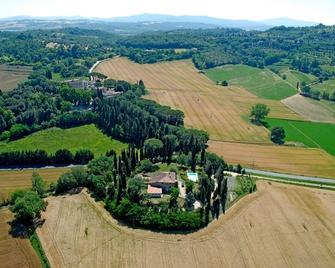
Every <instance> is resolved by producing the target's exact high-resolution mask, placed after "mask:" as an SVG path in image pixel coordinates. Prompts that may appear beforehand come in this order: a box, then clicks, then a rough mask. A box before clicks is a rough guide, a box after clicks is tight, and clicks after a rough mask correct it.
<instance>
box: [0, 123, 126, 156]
mask: <svg viewBox="0 0 335 268" xmlns="http://www.w3.org/2000/svg"><path fill="white" fill-rule="evenodd" d="M63 148H66V149H69V150H70V151H71V152H76V151H77V150H79V149H90V150H91V151H92V152H93V153H94V155H95V156H99V155H103V154H105V153H106V151H108V150H110V149H114V150H115V151H117V152H120V151H121V150H122V149H124V148H126V144H124V143H121V142H119V141H116V140H112V139H111V138H109V137H107V136H106V135H104V134H103V133H102V132H101V131H100V130H99V129H97V128H96V127H95V126H94V125H86V126H81V127H75V128H69V129H60V128H50V129H46V130H41V131H38V132H36V133H33V134H31V135H29V136H27V137H25V138H22V139H20V140H16V141H11V142H8V143H0V152H6V151H19V150H36V149H41V150H45V151H47V152H48V153H55V152H56V151H57V150H58V149H63Z"/></svg>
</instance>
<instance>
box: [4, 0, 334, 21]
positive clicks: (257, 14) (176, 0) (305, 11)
mask: <svg viewBox="0 0 335 268" xmlns="http://www.w3.org/2000/svg"><path fill="white" fill-rule="evenodd" d="M142 13H156V14H157V13H158V14H169V15H205V16H211V17H217V18H225V19H249V20H262V19H269V18H278V17H281V18H282V17H286V18H292V19H299V20H307V21H314V22H320V23H324V24H335V16H334V14H335V0H317V1H316V0H117V1H116V0H53V1H50V0H10V1H8V0H0V17H1V18H5V17H12V16H18V15H29V16H83V17H102V18H112V17H118V16H129V15H136V14H142Z"/></svg>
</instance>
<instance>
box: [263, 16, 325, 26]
mask: <svg viewBox="0 0 335 268" xmlns="http://www.w3.org/2000/svg"><path fill="white" fill-rule="evenodd" d="M260 22H261V23H264V24H266V25H270V26H286V27H308V26H315V25H318V24H319V23H317V22H312V21H302V20H294V19H288V18H275V19H269V20H261V21H260Z"/></svg>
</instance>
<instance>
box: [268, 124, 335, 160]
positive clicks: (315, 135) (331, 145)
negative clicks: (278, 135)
mask: <svg viewBox="0 0 335 268" xmlns="http://www.w3.org/2000/svg"><path fill="white" fill-rule="evenodd" d="M265 121H266V122H267V123H268V124H269V128H272V127H275V126H278V127H283V128H284V129H285V134H286V141H293V142H298V143H302V144H304V145H305V146H307V147H311V148H322V149H323V150H325V151H326V152H328V153H330V154H332V155H334V156H335V138H334V137H335V124H327V123H317V122H304V121H293V120H282V119H272V118H267V119H266V120H265Z"/></svg>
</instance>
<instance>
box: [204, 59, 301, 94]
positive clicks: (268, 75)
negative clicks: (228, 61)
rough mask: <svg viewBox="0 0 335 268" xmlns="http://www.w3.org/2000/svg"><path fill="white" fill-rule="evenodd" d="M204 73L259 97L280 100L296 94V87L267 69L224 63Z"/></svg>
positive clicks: (214, 79) (212, 78)
mask: <svg viewBox="0 0 335 268" xmlns="http://www.w3.org/2000/svg"><path fill="white" fill-rule="evenodd" d="M206 75H207V76H208V77H209V78H210V79H211V80H213V81H214V82H216V81H223V80H227V81H228V83H229V85H235V86H240V87H243V88H245V89H247V90H249V91H250V92H252V93H254V94H255V95H257V96H258V97H260V98H264V99H272V100H281V99H285V98H287V97H289V96H292V95H294V94H296V89H295V87H294V86H292V85H291V84H290V83H288V82H287V81H285V80H283V79H282V78H281V77H280V76H278V75H277V74H275V73H273V72H272V71H270V70H268V69H259V68H254V67H250V66H246V65H241V64H237V65H225V66H222V67H217V68H213V69H209V70H207V71H206Z"/></svg>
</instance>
